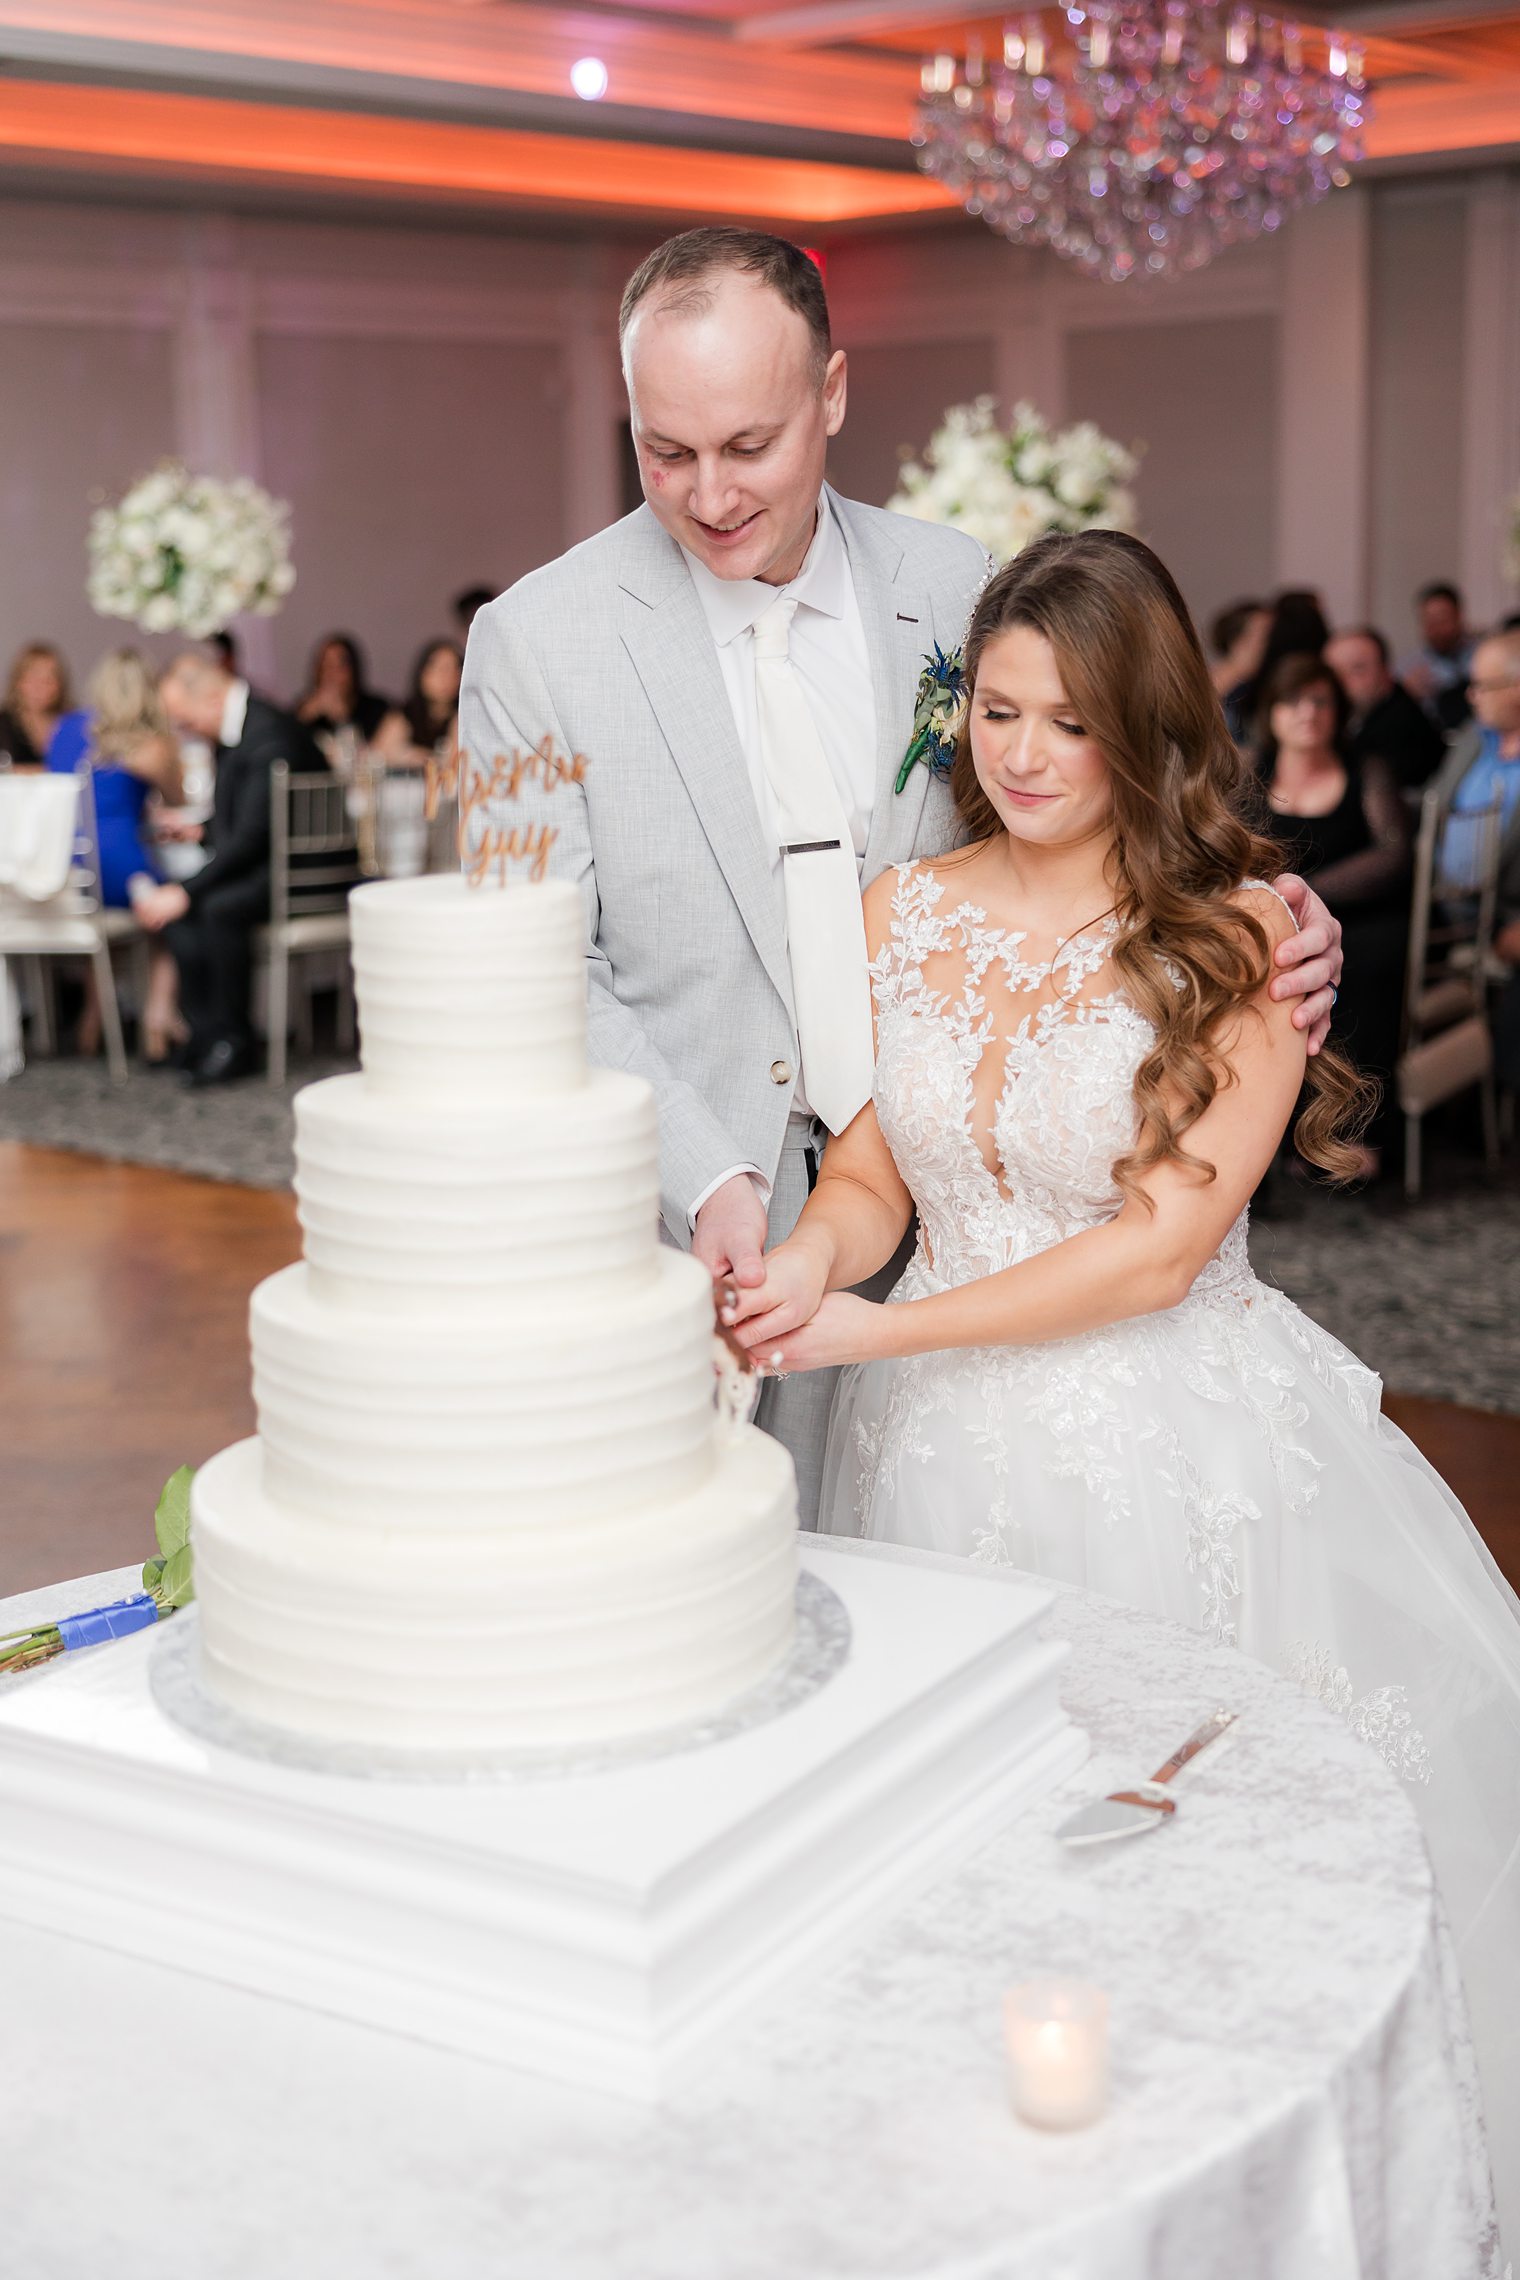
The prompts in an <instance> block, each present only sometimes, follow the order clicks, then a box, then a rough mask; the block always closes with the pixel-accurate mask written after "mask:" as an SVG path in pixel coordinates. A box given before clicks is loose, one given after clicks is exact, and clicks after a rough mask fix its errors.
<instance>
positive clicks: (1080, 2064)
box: [1003, 1979, 1108, 2130]
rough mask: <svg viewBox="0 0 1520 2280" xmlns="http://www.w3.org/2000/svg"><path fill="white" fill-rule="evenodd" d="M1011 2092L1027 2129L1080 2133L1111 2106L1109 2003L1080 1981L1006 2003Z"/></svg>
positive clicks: (1043, 1987)
mask: <svg viewBox="0 0 1520 2280" xmlns="http://www.w3.org/2000/svg"><path fill="white" fill-rule="evenodd" d="M1003 2028H1004V2033H1005V2034H1006V2036H1007V2040H1008V2088H1009V2093H1010V2096H1011V2097H1012V2099H1013V2110H1014V2112H1015V2113H1016V2114H1017V2115H1018V2117H1019V2119H1020V2120H1021V2121H1025V2122H1033V2123H1034V2124H1035V2125H1036V2126H1037V2127H1038V2128H1040V2129H1046V2130H1075V2129H1082V2128H1083V2127H1085V2125H1086V2124H1087V2123H1089V2122H1095V2121H1097V2119H1098V2118H1099V2116H1100V2115H1101V2114H1102V2112H1103V2109H1104V2107H1105V2106H1106V2105H1107V2103H1108V1997H1107V1996H1106V1995H1105V1994H1104V1992H1103V1990H1102V1988H1101V1987H1088V1986H1086V1985H1085V1984H1084V1983H1083V1982H1082V1981H1081V1980H1079V1979H1037V1980H1032V1981H1031V1982H1030V1983H1029V1985H1028V1986H1027V1987H1014V1988H1012V1989H1010V1990H1009V1992H1008V1994H1006V1995H1005V1996H1004V1997H1003Z"/></svg>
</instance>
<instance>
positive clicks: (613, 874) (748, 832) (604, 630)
mask: <svg viewBox="0 0 1520 2280" xmlns="http://www.w3.org/2000/svg"><path fill="white" fill-rule="evenodd" d="M830 496H831V498H833V504H834V507H835V511H836V513H837V514H838V517H839V521H840V526H841V528H842V529H843V532H844V537H845V544H846V547H847V549H848V553H849V559H850V569H851V572H852V575H853V578H854V582H855V590H856V595H857V598H858V600H859V604H860V613H861V617H862V620H863V622H864V626H865V634H866V642H867V645H868V648H869V651H870V658H871V676H872V682H873V685H874V688H875V693H876V733H877V773H876V803H875V810H874V816H873V821H872V825H871V833H870V840H869V843H868V846H867V849H866V856H865V880H866V882H867V883H869V882H870V881H871V880H872V879H873V878H875V877H876V876H877V874H878V873H879V872H881V871H883V870H885V869H886V867H887V866H888V864H891V863H899V862H905V861H907V860H908V858H909V857H910V856H913V855H923V854H933V853H939V852H942V851H943V850H944V848H946V847H947V846H949V845H950V844H951V843H952V841H953V838H954V835H955V825H954V816H953V811H952V808H951V803H950V798H949V794H948V792H947V790H946V789H945V787H944V786H943V785H942V784H940V783H937V782H931V781H930V779H929V776H928V773H927V771H926V770H925V769H924V768H922V767H918V768H915V770H914V772H913V774H912V776H911V778H910V779H909V781H908V784H907V786H906V787H905V789H904V790H903V791H902V792H901V793H896V792H894V790H893V784H894V781H895V778H896V775H897V771H898V768H899V766H900V764H901V761H902V758H903V754H904V752H905V751H906V749H907V745H908V742H909V738H910V736H911V733H912V723H913V707H914V698H915V691H916V688H917V682H918V676H919V673H920V671H921V669H922V666H923V662H924V658H925V656H926V654H927V652H928V651H929V650H930V648H931V646H932V645H933V644H934V643H936V642H938V643H939V644H940V646H941V647H942V648H946V649H949V648H951V647H953V646H954V645H956V644H957V643H958V642H959V641H960V640H961V638H962V635H963V634H964V631H965V627H966V621H967V618H968V617H969V615H970V611H971V605H972V602H973V601H974V599H975V597H976V593H977V590H978V588H979V587H980V585H981V583H982V580H983V578H984V577H985V575H986V571H987V562H986V557H985V556H984V555H983V553H982V550H981V548H980V547H979V546H977V545H976V544H975V543H974V541H973V540H971V539H968V538H966V537H964V536H962V535H961V534H960V533H959V532H957V531H951V530H945V529H941V528H938V527H936V526H933V525H930V524H926V523H919V522H913V521H910V520H908V519H906V518H905V517H903V516H899V515H889V514H886V513H884V512H883V511H882V510H881V509H880V508H876V507H866V506H861V505H858V504H856V503H855V502H854V501H851V500H848V499H840V498H837V497H834V495H833V494H832V493H831V494H830ZM545 736H547V737H549V738H551V739H552V741H553V743H554V745H555V746H556V747H557V748H558V749H559V750H560V751H561V752H562V753H566V754H570V753H580V754H583V755H584V757H585V761H586V770H585V779H584V782H583V783H582V784H581V785H579V786H575V785H570V784H561V785H559V786H558V787H557V788H555V789H553V790H552V791H546V790H544V789H543V788H542V786H541V785H540V784H538V783H537V782H536V781H534V782H531V783H528V784H526V785H525V786H524V788H523V790H522V792H521V794H520V796H519V799H518V801H517V802H516V805H515V807H514V809H513V812H512V815H511V817H510V818H505V817H504V818H503V820H511V821H514V822H520V823H522V824H525V825H526V824H529V823H532V824H540V823H541V824H545V825H547V826H549V827H550V828H551V829H552V830H553V831H555V832H556V833H557V838H556V840H555V842H554V846H553V850H552V854H551V857H550V868H551V870H552V871H554V872H555V873H556V874H557V875H559V876H561V877H565V878H570V879H574V880H576V881H577V882H578V883H579V884H580V885H581V887H582V890H583V893H584V895H585V898H586V911H587V944H588V958H589V972H590V982H591V992H590V1005H591V1014H590V1049H591V1057H592V1059H593V1060H594V1061H596V1062H599V1063H600V1064H602V1065H603V1066H604V1067H608V1068H616V1069H630V1070H633V1071H634V1072H636V1073H637V1074H638V1075H639V1076H642V1077H645V1078H647V1080H648V1081H649V1083H650V1084H651V1085H652V1086H653V1087H654V1090H655V1095H656V1098H657V1101H658V1104H659V1114H660V1185H661V1208H662V1211H663V1214H664V1219H665V1224H666V1227H667V1229H668V1230H669V1232H670V1234H671V1236H672V1237H673V1238H674V1239H675V1240H676V1241H677V1242H679V1243H681V1244H689V1242H690V1240H691V1235H690V1226H689V1221H688V1211H689V1207H690V1206H691V1204H692V1203H693V1201H694V1200H695V1199H696V1198H697V1197H698V1196H700V1195H701V1194H702V1192H703V1191H704V1189H706V1188H707V1187H708V1186H710V1185H711V1183H712V1182H713V1181H714V1180H716V1179H718V1178H719V1177H720V1176H721V1175H722V1174H723V1173H724V1172H726V1171H728V1170H730V1169H731V1168H732V1167H733V1166H734V1165H736V1164H740V1163H753V1164H755V1165H757V1166H758V1167H759V1168H760V1169H761V1171H763V1172H764V1173H765V1174H766V1176H767V1177H768V1178H774V1174H775V1170H776V1165H777V1161H778V1158H779V1156H780V1153H781V1146H782V1139H783V1135H784V1133H785V1130H786V1121H787V1115H788V1111H789V1109H790V1107H791V1103H792V1091H793V1080H794V1078H795V1074H796V1069H797V1063H798V1044H797V1034H796V1029H795V1026H794V1018H793V1009H792V991H791V978H790V975H789V972H788V968H787V957H786V935H785V913H784V907H783V901H782V896H781V892H780V889H779V886H778V885H777V882H776V880H775V877H774V875H773V873H772V869H771V851H770V850H769V849H768V848H767V846H766V844H765V842H764V839H763V838H762V835H761V829H760V823H759V819H758V816H757V814H756V809H755V800H754V795H753V792H752V789H751V784H750V778H749V773H748V770H747V768H746V765H745V760H744V755H743V752H742V750H741V748H740V745H739V740H738V736H737V733H736V731H735V728H734V721H733V715H732V712H731V710H730V707H729V702H728V697H727V694H726V692H725V690H724V685H723V675H722V669H721V666H720V664H719V661H718V655H717V651H716V649H715V647H714V644H713V639H712V635H711V633H710V631H709V629H708V625H707V620H706V618H705V617H704V615H703V613H702V607H701V603H700V601H699V600H698V597H697V592H696V588H695V587H694V585H693V583H692V579H691V574H690V572H689V571H688V569H687V567H686V562H685V558H684V557H683V555H682V553H681V550H680V548H679V547H678V546H677V545H676V543H675V541H674V539H672V538H671V537H670V536H669V534H668V533H667V532H666V531H664V530H663V529H662V528H661V526H660V524H659V523H658V522H657V521H656V520H655V518H654V516H653V515H652V514H651V513H650V511H649V509H648V507H640V508H639V509H638V510H637V512H636V513H634V514H632V515H630V516H628V517H627V519H626V520H625V521H623V522H620V523H616V524H614V525H613V526H612V528H611V529H609V530H605V531H602V532H600V533H599V534H598V535H597V537H595V538H592V539H588V540H587V541H586V543H585V544H584V545H582V546H577V547H575V548H574V549H573V550H572V551H571V552H570V553H569V554H566V555H562V556H561V557H560V559H559V560H558V561H557V562H551V563H550V564H548V566H547V567H546V568H544V569H542V570H535V571H533V572H532V573H531V574H530V575H529V576H528V577H526V578H524V579H522V580H521V581H520V583H519V584H517V585H516V586H513V587H512V588H511V589H510V590H509V591H508V592H507V593H505V594H503V595H501V597H500V598H499V599H498V600H497V601H495V602H493V603H491V604H490V606H489V607H488V608H486V609H483V610H482V611H481V612H480V613H479V615H478V616H477V617H476V619H475V622H474V625H473V627H472V628H471V632H470V640H469V649H468V654H467V656H466V660H465V670H464V687H463V691H462V694H461V699H460V741H461V743H462V744H463V746H464V748H465V750H466V751H467V752H468V753H469V754H470V755H471V758H472V760H473V761H474V763H475V764H476V765H477V766H478V765H481V764H488V763H489V762H490V760H491V759H492V757H493V756H494V755H495V754H496V753H498V752H510V751H511V750H512V749H513V748H514V747H516V748H517V749H519V750H523V751H526V750H529V749H531V748H532V747H534V746H536V745H537V744H538V743H539V742H540V740H541V739H542V738H543V737H545ZM786 1232H787V1230H786V1229H785V1228H783V1227H780V1226H775V1227H773V1228H772V1239H773V1240H774V1239H777V1238H779V1237H780V1236H781V1235H782V1234H784V1233H786Z"/></svg>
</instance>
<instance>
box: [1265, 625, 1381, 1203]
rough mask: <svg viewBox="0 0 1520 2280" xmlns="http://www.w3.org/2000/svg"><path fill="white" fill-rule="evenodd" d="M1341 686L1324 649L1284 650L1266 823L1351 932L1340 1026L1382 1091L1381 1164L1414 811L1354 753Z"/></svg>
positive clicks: (1376, 1132) (1375, 764) (1271, 715)
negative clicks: (1302, 653) (1309, 652)
mask: <svg viewBox="0 0 1520 2280" xmlns="http://www.w3.org/2000/svg"><path fill="white" fill-rule="evenodd" d="M1349 714H1350V708H1349V706H1348V704H1347V700H1346V694H1345V691H1344V690H1343V689H1342V687H1341V685H1340V683H1339V681H1337V679H1336V677H1335V675H1334V674H1333V673H1332V672H1331V670H1330V668H1329V666H1328V665H1326V664H1324V663H1323V662H1322V661H1321V660H1320V659H1319V658H1316V657H1285V658H1284V659H1283V660H1282V661H1281V663H1280V664H1279V665H1278V666H1277V668H1276V670H1275V672H1274V673H1273V676H1272V679H1271V681H1270V683H1269V684H1268V687H1267V691H1266V701H1265V708H1264V712H1263V719H1264V722H1265V729H1264V733H1263V737H1262V743H1261V751H1260V769H1261V779H1262V784H1263V787H1264V789H1265V792H1266V801H1267V813H1266V815H1265V817H1264V819H1263V820H1264V822H1265V825H1266V828H1267V829H1268V830H1269V831H1270V832H1271V834H1272V836H1273V838H1275V839H1277V840H1279V841H1281V843H1282V845H1283V846H1284V847H1285V848H1288V849H1291V851H1292V854H1291V860H1292V862H1293V865H1294V867H1295V868H1296V869H1297V870H1299V871H1300V872H1302V874H1303V876H1304V877H1305V878H1306V879H1307V880H1308V881H1309V883H1310V884H1311V886H1312V887H1313V888H1314V890H1315V892H1316V893H1317V894H1319V895H1322V896H1323V897H1324V899H1325V901H1326V902H1327V903H1328V904H1329V906H1330V908H1331V910H1332V911H1333V912H1334V913H1335V916H1336V917H1337V918H1338V919H1339V920H1340V922H1341V925H1342V927H1343V928H1344V930H1345V942H1346V970H1345V973H1344V975H1343V976H1342V980H1341V990H1340V997H1339V1000H1338V1002H1337V1005H1336V1010H1335V1030H1334V1033H1335V1036H1336V1038H1337V1039H1338V1041H1339V1043H1340V1044H1341V1045H1342V1046H1343V1047H1344V1048H1345V1049H1346V1051H1347V1052H1348V1053H1350V1054H1351V1055H1352V1056H1353V1057H1354V1059H1355V1061H1356V1064H1357V1066H1358V1067H1359V1068H1360V1069H1361V1070H1363V1071H1364V1072H1365V1074H1366V1075H1368V1076H1370V1077H1375V1078H1376V1079H1377V1080H1378V1082H1379V1083H1380V1084H1381V1085H1382V1087H1383V1091H1384V1097H1383V1100H1382V1102H1381V1103H1380V1105H1379V1108H1378V1111H1377V1114H1376V1117H1375V1118H1374V1120H1373V1122H1372V1124H1371V1125H1370V1126H1369V1127H1368V1130H1367V1135H1366V1142H1365V1145H1364V1147H1363V1150H1362V1154H1363V1170H1364V1172H1365V1173H1366V1176H1367V1177H1368V1178H1373V1177H1375V1176H1376V1174H1377V1172H1378V1171H1379V1169H1380V1168H1381V1160H1382V1158H1381V1152H1382V1148H1383V1145H1384V1141H1385V1138H1386V1134H1387V1130H1388V1092H1389V1089H1390V1086H1391V1080H1392V1076H1393V1068H1394V1063H1395V1061H1396V1060H1397V1058H1398V1051H1399V1033H1400V1029H1401V1027H1402V1020H1403V1006H1404V962H1405V956H1406V952H1407V949H1408V942H1409V883H1408V882H1409V864H1410V831H1409V818H1408V814H1407V811H1406V809H1405V806H1404V802H1403V801H1402V800H1401V799H1400V797H1399V792H1398V787H1397V785H1396V784H1395V783H1394V780H1393V776H1392V773H1391V771H1390V770H1389V768H1388V765H1387V763H1386V761H1384V760H1383V759H1381V758H1380V757H1377V756H1373V757H1371V758H1369V759H1367V760H1364V761H1361V762H1358V761H1356V760H1355V759H1354V758H1353V757H1352V754H1351V751H1350V747H1349V743H1348V738H1347V726H1348V721H1349Z"/></svg>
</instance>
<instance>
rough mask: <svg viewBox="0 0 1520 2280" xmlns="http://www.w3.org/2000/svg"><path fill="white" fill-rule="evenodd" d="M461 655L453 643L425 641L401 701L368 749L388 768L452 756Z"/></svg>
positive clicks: (462, 654)
mask: <svg viewBox="0 0 1520 2280" xmlns="http://www.w3.org/2000/svg"><path fill="white" fill-rule="evenodd" d="M463 670H464V652H463V650H462V649H461V648H460V647H459V644H458V643H457V642H455V641H430V642H429V643H428V645H427V647H426V648H425V649H424V650H422V651H421V652H420V654H419V655H418V658H417V662H416V664H415V665H414V666H413V668H412V679H411V686H410V687H409V689H408V691H407V695H406V701H405V703H404V704H402V705H400V706H399V707H398V708H397V710H396V711H395V712H390V713H387V714H386V716H385V718H384V720H383V721H382V722H381V723H380V726H379V728H378V729H377V730H376V732H375V739H374V744H373V746H372V750H373V752H374V754H375V757H376V759H378V760H383V761H384V762H385V764H386V766H387V767H389V768H420V767H421V766H422V765H423V763H424V762H425V761H426V760H429V759H431V758H433V757H434V756H435V755H436V756H437V757H438V758H439V759H446V758H449V757H451V756H452V754H453V752H454V750H455V746H456V743H457V741H458V733H459V678H460V675H461V673H462V672H463Z"/></svg>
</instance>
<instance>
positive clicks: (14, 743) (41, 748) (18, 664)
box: [0, 641, 69, 768]
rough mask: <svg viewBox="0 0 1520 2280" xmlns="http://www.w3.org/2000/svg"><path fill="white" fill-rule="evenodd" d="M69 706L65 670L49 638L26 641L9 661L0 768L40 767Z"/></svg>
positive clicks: (0, 709)
mask: <svg viewBox="0 0 1520 2280" xmlns="http://www.w3.org/2000/svg"><path fill="white" fill-rule="evenodd" d="M68 709H69V669H68V667H67V666H66V665H65V664H64V662H63V659H62V657H61V656H60V654H59V652H58V651H57V650H56V649H55V648H54V647H53V645H52V643H51V642H50V641H28V642H25V643H23V645H22V647H21V648H20V649H18V650H17V652H16V654H15V657H14V658H13V659H12V661H11V670H10V678H9V679H8V680H7V682H6V684H5V702H4V704H3V705H0V768H42V767H45V766H46V764H47V751H48V745H49V744H50V743H51V742H52V737H53V731H54V729H55V728H56V727H57V726H58V723H59V721H60V720H61V719H62V717H63V715H64V714H65V713H66V712H67V711H68Z"/></svg>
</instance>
